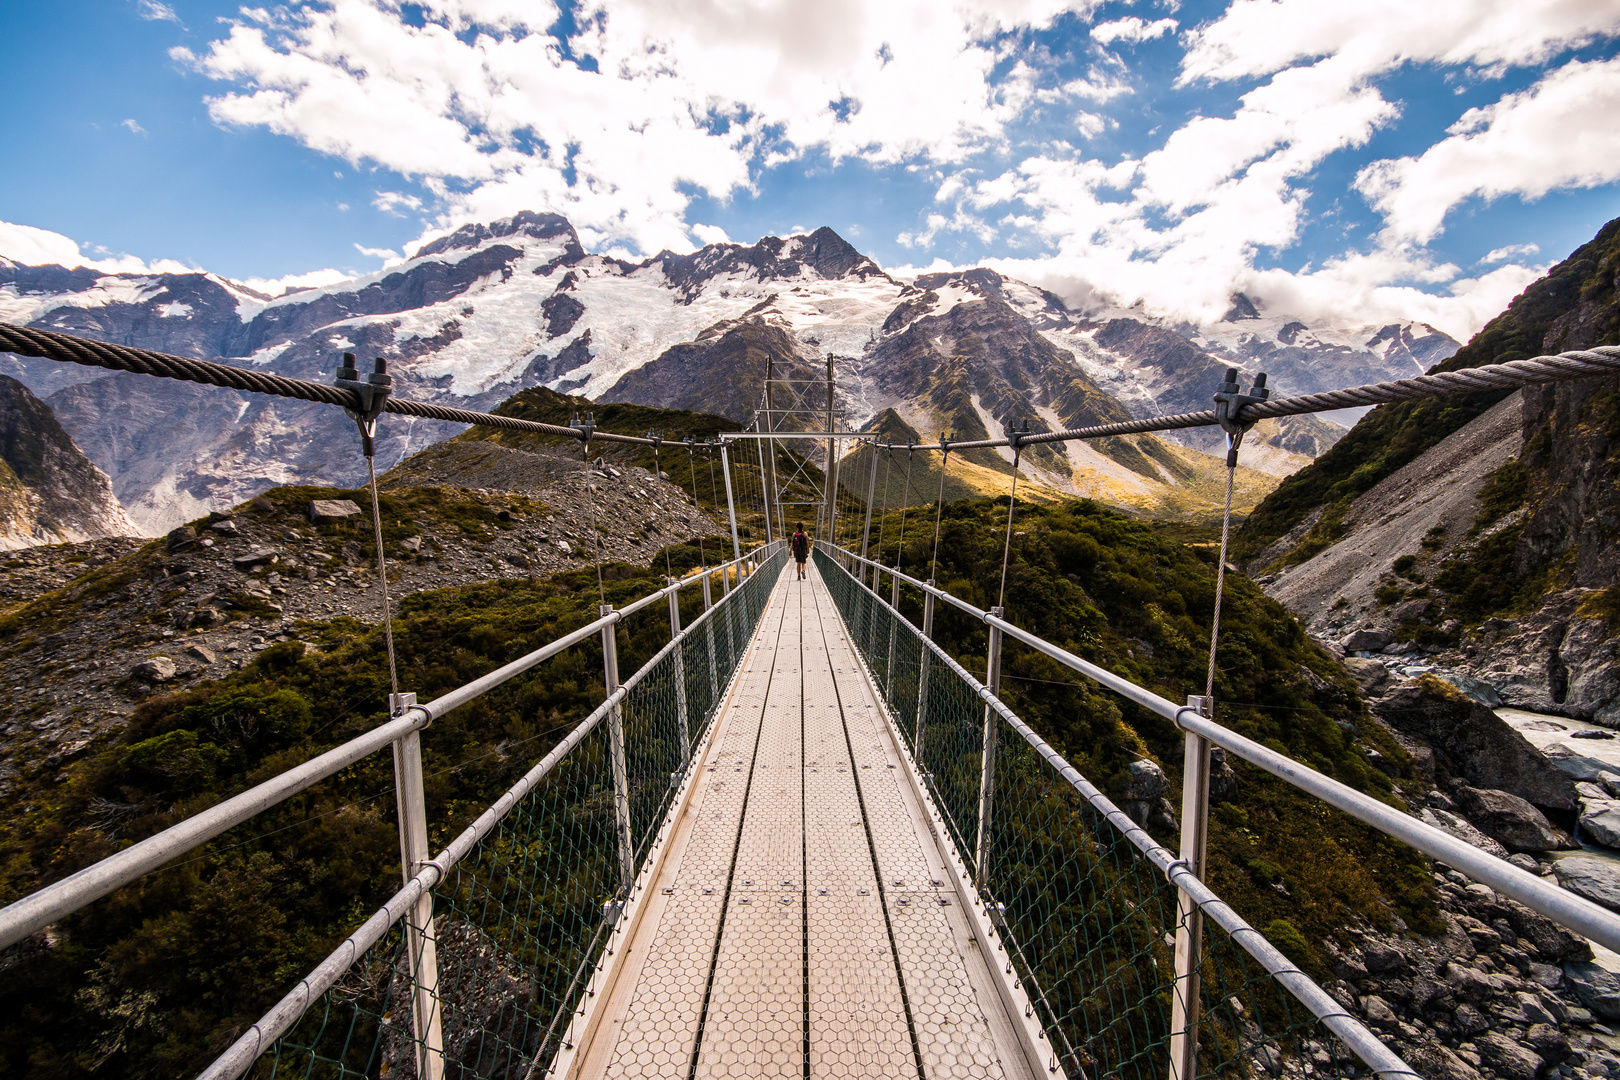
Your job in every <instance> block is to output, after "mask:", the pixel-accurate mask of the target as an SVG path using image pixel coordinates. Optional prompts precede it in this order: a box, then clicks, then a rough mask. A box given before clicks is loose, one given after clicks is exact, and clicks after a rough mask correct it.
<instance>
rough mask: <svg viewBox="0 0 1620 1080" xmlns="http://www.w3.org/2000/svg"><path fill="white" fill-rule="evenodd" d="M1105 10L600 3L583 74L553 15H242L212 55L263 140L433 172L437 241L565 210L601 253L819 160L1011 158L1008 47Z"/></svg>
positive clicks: (454, 4)
mask: <svg viewBox="0 0 1620 1080" xmlns="http://www.w3.org/2000/svg"><path fill="white" fill-rule="evenodd" d="M1096 3H1097V0H958V2H956V3H954V4H952V5H943V4H939V3H937V2H935V0H897V2H893V3H886V4H883V5H871V4H865V3H861V2H860V0H829V2H828V3H825V4H820V5H808V4H803V3H799V2H797V0H734V2H723V0H679V2H675V3H670V2H667V0H621V2H616V3H613V4H611V6H610V5H609V4H608V3H607V2H606V0H589V2H587V3H585V4H583V5H581V6H580V8H579V9H578V10H576V11H575V13H574V16H575V19H574V21H575V23H576V24H577V25H578V26H579V27H581V30H580V32H579V34H578V36H577V37H575V38H574V39H573V40H572V41H571V42H570V46H571V48H572V50H573V51H574V53H575V54H576V55H581V56H588V57H590V58H592V59H593V60H594V61H595V64H596V66H597V67H598V68H599V70H598V71H591V70H587V69H586V68H585V67H582V66H581V65H580V64H577V63H574V62H572V61H570V60H568V59H566V58H565V57H564V56H563V55H562V53H561V52H560V51H559V49H558V47H557V44H556V42H555V41H553V40H552V39H551V38H550V37H547V36H546V35H545V34H544V33H533V32H529V31H535V30H541V29H543V28H544V27H546V26H548V25H550V24H551V23H552V22H554V21H555V19H556V16H557V11H556V9H555V7H554V6H552V5H551V4H549V3H544V4H532V3H518V2H516V0H513V2H510V3H504V2H503V3H496V2H494V0H487V2H483V0H481V2H476V3H475V2H474V0H430V2H428V3H426V4H424V5H423V11H424V15H425V19H426V22H425V25H423V26H421V27H413V26H410V25H407V24H406V23H405V22H403V21H402V20H401V19H400V17H399V15H398V13H397V10H396V6H395V5H394V4H393V3H391V2H390V0H331V2H330V3H328V4H325V5H322V6H320V7H302V8H298V9H294V10H291V11H282V10H279V9H278V11H277V13H276V14H274V15H272V14H269V13H264V14H262V15H261V14H259V13H255V12H254V11H252V10H245V11H244V15H243V18H241V19H240V20H239V21H237V22H236V23H235V24H233V25H232V26H231V29H230V31H229V33H228V35H227V36H226V37H225V38H224V39H222V40H219V41H215V42H213V43H212V44H211V45H210V47H209V48H208V49H207V50H206V51H205V52H204V53H203V54H202V55H200V56H199V55H194V54H192V53H191V52H189V51H188V50H185V49H176V50H175V51H174V53H173V55H174V56H175V57H176V58H177V59H179V60H181V61H183V62H186V63H189V64H192V65H194V66H195V67H197V68H198V69H199V70H201V71H203V72H204V73H206V74H208V75H210V76H212V77H213V78H216V79H219V80H221V81H224V82H227V83H230V84H234V86H235V87H237V89H235V90H234V91H233V92H229V93H226V94H223V95H221V96H219V97H216V98H213V99H211V100H210V102H209V107H210V111H211V113H212V115H213V117H214V118H215V120H216V121H218V122H220V123H224V124H235V125H249V126H261V127H265V128H267V129H269V130H271V131H275V132H278V133H281V134H285V135H288V136H291V137H293V138H296V139H298V140H299V141H300V142H302V143H304V144H305V145H307V146H310V147H312V148H314V149H316V150H319V151H321V152H324V153H329V154H333V155H336V156H339V157H343V158H345V159H346V160H348V161H349V162H351V163H353V164H355V165H359V164H360V163H362V162H370V163H375V164H377V165H381V166H383V167H386V168H389V169H392V170H395V171H397V172H399V173H403V174H405V175H407V176H411V177H414V178H418V179H419V180H420V181H422V182H423V183H424V185H425V186H427V187H428V189H429V190H430V191H434V192H436V193H437V194H438V195H439V196H440V202H441V218H440V220H439V222H438V224H439V225H440V226H443V227H447V226H450V225H453V224H455V223H457V222H459V221H465V220H475V219H488V218H491V217H496V216H501V215H504V214H509V213H512V212H514V211H516V210H519V209H550V210H555V211H557V212H560V213H564V214H567V215H568V216H569V217H570V219H571V220H573V221H574V222H575V224H576V225H577V226H578V227H579V228H580V230H581V234H582V239H584V240H585V241H586V242H587V243H590V244H592V245H593V246H602V245H605V244H614V243H628V244H632V245H634V246H636V247H639V248H640V249H641V250H643V251H651V250H657V249H659V248H664V247H668V248H671V249H676V250H681V249H689V248H690V240H689V239H688V235H689V234H688V231H687V228H686V225H685V223H684V221H683V217H684V214H685V211H686V207H687V205H688V202H689V199H690V193H692V192H701V193H703V194H706V195H709V196H711V197H714V198H720V199H725V198H728V197H730V196H731V195H732V194H733V193H734V192H737V191H739V190H747V189H748V188H749V187H750V185H751V183H752V179H753V172H752V170H754V169H756V168H758V167H759V166H761V165H769V164H770V163H772V162H775V161H791V160H794V159H795V158H796V157H797V156H798V155H799V154H801V153H803V152H804V151H805V150H807V149H810V148H821V149H822V150H824V151H825V152H826V153H828V154H829V155H830V156H831V157H832V158H834V159H835V160H839V159H842V158H845V157H850V156H859V157H861V158H862V159H864V160H866V161H868V162H871V163H873V164H879V165H882V164H894V163H899V162H903V161H908V160H913V159H917V158H927V159H931V160H934V161H939V162H960V161H962V160H964V159H965V158H966V157H968V156H969V155H971V154H973V153H976V152H978V151H980V150H983V149H985V148H987V147H994V146H996V145H999V140H1001V139H1002V137H1003V133H1004V129H1005V126H1006V124H1007V123H1008V122H1009V121H1011V120H1013V119H1015V118H1016V117H1018V116H1019V115H1020V112H1021V110H1023V109H1024V108H1025V107H1026V106H1027V105H1028V103H1029V102H1030V101H1031V100H1032V96H1033V94H1034V92H1035V90H1036V89H1037V86H1036V82H1037V74H1036V73H1035V72H1033V71H1032V70H1030V69H1029V68H1028V67H1027V66H1024V65H1018V64H1015V65H1014V68H1013V70H1012V71H1011V73H1007V74H1001V75H997V74H996V69H997V65H998V64H999V62H1000V60H1001V58H1002V57H1001V54H1000V53H999V51H998V49H997V47H996V46H995V45H994V44H993V43H992V42H991V41H990V40H989V39H990V38H991V36H992V35H995V34H997V33H1001V32H1004V31H1008V30H1011V29H1013V28H1016V27H1021V26H1022V27H1034V28H1041V27H1045V26H1047V25H1050V23H1051V22H1052V20H1053V19H1054V18H1056V17H1057V16H1058V15H1060V14H1062V13H1064V12H1067V11H1074V12H1078V13H1081V14H1088V13H1089V12H1090V10H1091V9H1092V8H1093V7H1095V6H1096Z"/></svg>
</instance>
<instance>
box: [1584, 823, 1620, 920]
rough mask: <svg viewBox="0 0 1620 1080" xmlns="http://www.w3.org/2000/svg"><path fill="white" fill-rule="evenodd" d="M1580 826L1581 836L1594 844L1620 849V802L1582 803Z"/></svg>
mask: <svg viewBox="0 0 1620 1080" xmlns="http://www.w3.org/2000/svg"><path fill="white" fill-rule="evenodd" d="M1580 824H1581V835H1582V836H1584V837H1586V838H1587V839H1588V840H1590V841H1592V843H1594V844H1602V845H1603V846H1604V847H1606V848H1620V802H1616V801H1615V800H1613V799H1590V800H1587V801H1584V802H1582V803H1581V818H1580ZM1617 910H1620V909H1617Z"/></svg>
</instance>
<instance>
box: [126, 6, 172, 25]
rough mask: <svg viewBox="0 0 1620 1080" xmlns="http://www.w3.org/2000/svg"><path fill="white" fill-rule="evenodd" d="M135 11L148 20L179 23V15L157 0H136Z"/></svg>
mask: <svg viewBox="0 0 1620 1080" xmlns="http://www.w3.org/2000/svg"><path fill="white" fill-rule="evenodd" d="M135 13H136V14H137V15H139V16H140V17H141V18H143V19H146V20H147V21H148V22H172V23H175V24H177V25H179V23H180V16H179V15H177V14H176V13H175V10H174V8H172V7H170V6H169V5H168V4H163V3H159V2H158V0H138V2H137V3H136V5H135Z"/></svg>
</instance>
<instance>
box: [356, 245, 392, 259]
mask: <svg viewBox="0 0 1620 1080" xmlns="http://www.w3.org/2000/svg"><path fill="white" fill-rule="evenodd" d="M354 250H356V251H358V252H359V253H360V254H362V255H368V256H370V257H371V258H373V259H382V260H383V261H384V262H388V261H398V259H399V252H397V251H393V250H391V249H389V248H374V247H366V246H365V245H364V244H355V245H354Z"/></svg>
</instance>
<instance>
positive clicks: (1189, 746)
mask: <svg viewBox="0 0 1620 1080" xmlns="http://www.w3.org/2000/svg"><path fill="white" fill-rule="evenodd" d="M1212 704H1213V701H1212V699H1210V698H1207V697H1203V696H1201V695H1198V694H1192V695H1190V696H1189V697H1188V698H1187V706H1188V707H1189V708H1192V709H1196V710H1198V715H1199V716H1204V717H1208V716H1210V715H1211V713H1212V712H1213V711H1214V710H1213V709H1212V708H1211V705H1212ZM1208 840H1209V740H1208V739H1206V738H1204V737H1203V736H1202V735H1194V734H1193V733H1192V732H1190V731H1189V732H1187V734H1186V741H1185V743H1184V746H1183V756H1182V771H1181V861H1182V862H1184V863H1186V864H1187V869H1188V870H1189V871H1191V872H1192V875H1193V876H1194V877H1196V878H1198V879H1199V880H1200V881H1202V880H1203V877H1204V854H1205V849H1206V848H1207V846H1208ZM1203 951H1204V913H1203V912H1202V911H1201V910H1199V907H1198V905H1197V904H1195V903H1193V901H1192V898H1191V897H1189V896H1188V895H1187V894H1186V893H1185V892H1183V891H1181V890H1177V892H1176V956H1175V965H1176V968H1175V984H1174V987H1173V989H1172V991H1171V995H1170V1080H1193V1077H1195V1076H1197V1075H1198V1013H1199V996H1200V987H1199V981H1200V980H1199V974H1198V967H1199V961H1200V960H1201V959H1202V957H1203Z"/></svg>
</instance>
